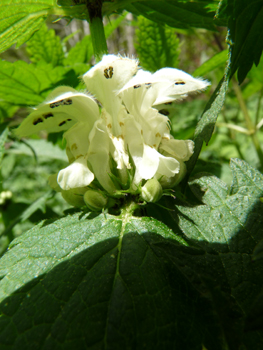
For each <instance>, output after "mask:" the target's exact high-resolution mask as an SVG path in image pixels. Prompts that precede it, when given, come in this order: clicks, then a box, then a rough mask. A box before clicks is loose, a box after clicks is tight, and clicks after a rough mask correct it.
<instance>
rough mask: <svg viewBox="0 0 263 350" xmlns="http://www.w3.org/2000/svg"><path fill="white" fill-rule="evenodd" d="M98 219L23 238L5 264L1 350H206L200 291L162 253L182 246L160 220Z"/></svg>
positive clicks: (79, 219)
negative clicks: (19, 347) (18, 349)
mask: <svg viewBox="0 0 263 350" xmlns="http://www.w3.org/2000/svg"><path fill="white" fill-rule="evenodd" d="M95 216H96V215H95ZM95 216H94V215H91V214H88V215H83V214H82V213H77V214H75V215H73V216H68V217H66V218H64V219H61V220H56V221H54V223H51V224H49V225H48V223H45V224H44V223H41V224H39V225H38V226H36V227H35V228H34V229H32V230H30V231H29V232H27V233H25V234H23V235H22V236H21V237H19V238H18V239H16V240H15V241H13V243H12V244H11V246H10V248H9V251H8V252H7V254H5V255H4V256H3V258H2V259H1V262H0V274H1V276H2V280H1V287H0V296H1V300H2V303H1V311H2V317H1V329H0V344H1V346H2V347H3V348H5V349H8V348H10V349H11V348H16V347H17V344H23V347H22V348H31V347H36V348H39V347H42V348H43V349H44V348H52V349H54V350H55V349H65V348H68V349H70V348H74V349H84V348H89V349H92V348H93V349H103V348H108V349H129V348H130V349H135V348H136V349H171V348H175V346H178V347H179V348H181V349H185V350H188V349H189V350H190V349H191V350H193V349H196V350H197V349H200V347H201V343H202V336H201V332H200V329H199V326H198V322H197V321H196V319H195V318H194V319H193V317H196V318H199V316H198V315H199V313H201V312H200V311H201V310H198V311H199V313H197V310H196V311H195V308H194V303H195V302H196V301H197V300H198V296H197V294H196V291H195V290H194V289H193V288H191V286H190V285H189V283H188V281H187V279H185V278H184V276H182V274H181V273H180V271H179V270H178V269H175V268H174V267H172V269H171V264H170V263H169V262H168V261H167V259H166V258H165V256H164V255H163V254H162V253H160V249H158V248H156V245H159V244H173V245H178V246H179V245H180V246H181V244H183V245H184V243H183V241H182V239H180V238H178V237H177V236H176V235H174V234H173V233H172V232H171V231H170V230H169V229H168V228H167V227H166V226H165V225H163V224H161V223H159V222H158V221H156V220H154V219H150V218H133V217H129V218H128V217H126V219H123V220H122V219H121V218H120V217H119V218H118V217H113V216H110V215H107V216H106V217H105V216H104V215H99V216H97V217H95ZM169 242H170V243H169ZM179 242H180V243H179ZM204 304H205V302H203V304H202V305H203V306H204ZM204 313H205V314H207V312H206V311H205V312H204ZM194 315H195V316H194ZM189 319H191V323H192V327H190V328H189V327H186V324H187V323H188V321H189ZM149 330H150V332H149Z"/></svg>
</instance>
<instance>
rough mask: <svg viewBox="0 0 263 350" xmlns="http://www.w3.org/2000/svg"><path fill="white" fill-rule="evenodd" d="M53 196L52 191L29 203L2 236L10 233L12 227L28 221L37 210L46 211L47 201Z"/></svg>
mask: <svg viewBox="0 0 263 350" xmlns="http://www.w3.org/2000/svg"><path fill="white" fill-rule="evenodd" d="M51 197H52V191H49V192H47V193H45V194H44V195H43V196H41V197H40V198H38V199H37V200H36V201H35V202H33V203H32V204H31V205H29V206H28V207H27V208H26V209H25V210H23V211H22V213H21V214H19V215H18V216H17V217H16V218H15V219H14V220H13V221H12V222H11V223H10V224H9V225H8V227H7V228H6V229H5V230H4V231H3V232H1V234H0V236H5V235H8V234H9V232H10V231H11V230H12V228H13V227H14V226H15V225H17V224H18V223H19V222H23V221H26V220H27V219H29V218H30V217H31V215H33V214H34V213H35V212H36V211H38V210H41V211H42V213H45V212H46V202H47V200H48V199H50V198H51Z"/></svg>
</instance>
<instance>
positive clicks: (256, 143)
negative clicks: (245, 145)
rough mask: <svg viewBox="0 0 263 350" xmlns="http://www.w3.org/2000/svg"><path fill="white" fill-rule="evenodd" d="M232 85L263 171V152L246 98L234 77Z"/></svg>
mask: <svg viewBox="0 0 263 350" xmlns="http://www.w3.org/2000/svg"><path fill="white" fill-rule="evenodd" d="M232 83H233V89H234V91H235V94H236V97H237V100H238V102H239V105H240V108H241V110H242V112H243V115H244V118H245V122H246V126H247V129H248V130H249V132H250V136H251V139H252V142H253V144H254V147H255V149H256V152H257V155H258V158H259V161H260V164H261V170H262V169H263V152H262V149H261V146H260V142H259V139H258V137H257V135H256V128H255V126H254V125H253V122H252V120H251V119H250V115H249V113H248V109H247V106H246V104H245V101H244V98H243V96H242V92H241V89H240V87H239V85H238V83H237V81H236V80H235V78H234V77H233V79H232Z"/></svg>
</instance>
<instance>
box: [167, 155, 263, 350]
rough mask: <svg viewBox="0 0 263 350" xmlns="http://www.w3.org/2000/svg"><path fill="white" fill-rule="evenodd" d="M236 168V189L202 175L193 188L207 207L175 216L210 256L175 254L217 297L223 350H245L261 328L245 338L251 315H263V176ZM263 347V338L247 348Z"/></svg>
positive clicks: (237, 163)
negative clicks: (260, 309)
mask: <svg viewBox="0 0 263 350" xmlns="http://www.w3.org/2000/svg"><path fill="white" fill-rule="evenodd" d="M230 167H231V170H232V173H233V183H232V186H231V188H230V189H229V188H228V186H227V185H226V184H225V183H223V182H222V181H220V180H219V179H218V178H216V177H215V176H212V175H210V174H204V173H203V174H199V176H198V175H196V176H195V178H194V179H193V180H192V181H191V182H190V187H191V190H192V192H193V193H194V195H195V196H196V199H197V200H198V201H199V203H200V201H201V202H202V203H201V204H198V205H197V204H195V205H194V206H193V205H191V204H190V203H188V204H187V203H185V204H181V205H178V206H176V208H174V211H170V212H169V213H170V216H171V217H173V219H174V221H175V222H177V223H178V226H179V227H180V228H181V230H182V231H183V233H184V236H185V237H186V239H188V240H189V244H191V243H194V244H195V245H196V246H198V247H200V248H202V249H203V250H204V251H205V252H206V253H205V254H204V255H199V256H198V257H194V256H191V255H190V254H186V255H185V256H184V254H183V253H182V252H181V253H180V252H179V250H177V249H174V250H171V252H170V254H171V258H172V259H173V261H174V263H175V264H176V265H177V264H181V266H183V270H185V273H187V270H188V269H190V270H191V272H189V278H190V280H191V281H192V282H193V283H194V284H195V285H196V287H197V288H198V289H200V290H203V291H204V290H206V293H208V294H210V295H211V299H212V300H213V303H214V309H215V312H216V313H217V315H218V318H219V319H220V320H221V321H220V322H221V326H222V329H223V333H224V341H225V342H226V343H227V344H228V346H225V347H223V349H241V348H242V345H243V346H244V344H243V343H246V342H247V340H248V339H251V338H253V334H254V333H249V332H248V331H254V329H255V328H254V329H253V325H252V324H251V328H250V329H249V330H247V332H246V333H244V321H245V319H246V317H247V316H248V315H249V317H250V318H251V319H252V318H255V319H256V317H257V316H258V315H257V314H255V312H256V310H255V309H254V307H253V305H254V301H255V300H257V299H258V297H259V296H260V295H261V293H262V288H263V278H262V276H263V264H262V260H253V258H254V257H253V251H254V249H255V247H256V245H257V243H258V242H260V241H261V239H262V235H263V203H262V202H261V201H260V198H261V197H262V195H263V176H262V174H261V173H260V172H259V171H257V170H255V169H253V168H252V167H251V166H249V165H248V164H247V163H245V162H244V161H241V160H239V159H232V160H231V163H230ZM185 252H186V251H185ZM184 266H185V267H184ZM194 271H195V272H194ZM195 278H197V279H196V280H195ZM260 329H261V330H262V323H261V325H260ZM221 341H222V340H221ZM262 346H263V341H262V338H261V339H260V345H258V347H253V346H251V347H250V346H248V347H247V349H260V348H261V347H262ZM206 347H207V348H208V349H209V347H208V346H206ZM210 348H211V349H213V347H210Z"/></svg>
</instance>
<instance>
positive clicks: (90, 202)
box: [84, 190, 108, 211]
mask: <svg viewBox="0 0 263 350" xmlns="http://www.w3.org/2000/svg"><path fill="white" fill-rule="evenodd" d="M84 201H85V203H86V205H87V207H88V208H89V209H90V210H92V211H101V210H102V209H103V208H106V207H107V204H108V198H107V197H106V196H105V195H104V194H103V193H102V192H101V191H96V190H88V191H87V192H86V193H85V194H84Z"/></svg>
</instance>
